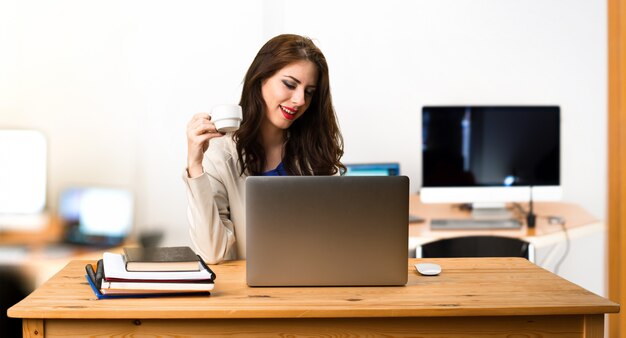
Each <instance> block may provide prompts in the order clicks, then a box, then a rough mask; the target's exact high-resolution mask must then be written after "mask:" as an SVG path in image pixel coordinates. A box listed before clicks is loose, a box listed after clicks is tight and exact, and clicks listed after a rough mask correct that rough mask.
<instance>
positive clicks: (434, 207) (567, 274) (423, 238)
mask: <svg viewBox="0 0 626 338" xmlns="http://www.w3.org/2000/svg"><path fill="white" fill-rule="evenodd" d="M521 205H522V207H523V208H524V209H525V210H527V209H528V205H527V204H526V203H522V204H521ZM534 210H535V213H536V214H537V216H538V218H537V225H536V227H535V228H531V229H529V228H528V227H526V223H525V222H522V224H523V226H522V227H521V228H520V229H516V230H447V231H446V230H431V229H430V219H433V218H470V217H471V215H470V212H468V211H464V210H461V209H460V208H459V207H458V205H452V204H424V203H421V201H420V199H419V196H418V195H411V197H410V200H409V212H410V213H411V214H413V215H417V216H420V217H422V218H424V219H425V221H424V222H422V223H413V224H410V225H409V256H410V257H415V247H416V246H417V245H421V244H424V243H428V242H431V241H434V240H437V239H442V238H450V237H461V236H474V235H486V236H507V237H516V238H520V239H523V240H525V241H528V242H530V243H532V244H533V245H534V247H535V250H536V251H535V262H536V263H537V265H539V266H541V267H543V268H545V269H547V270H550V271H552V272H555V273H557V274H558V275H559V276H561V277H564V278H566V279H568V280H569V281H572V282H574V283H576V284H578V285H580V286H582V287H584V288H586V289H588V290H591V291H592V292H594V293H597V294H599V295H606V292H605V284H606V278H607V271H606V248H605V244H604V243H605V241H606V226H605V224H604V223H603V222H601V221H599V220H598V219H596V218H595V217H593V215H591V214H590V213H589V212H587V211H586V210H584V209H583V208H581V207H580V206H578V205H575V204H571V203H562V202H535V203H534ZM546 216H559V217H562V218H563V219H565V221H566V223H565V227H566V229H567V235H568V237H569V240H570V249H569V252H568V253H567V255H566V256H564V254H565V248H566V237H565V234H564V232H563V228H562V227H561V225H558V224H549V222H548V219H547V218H546ZM563 257H565V260H564V261H563V262H562V264H561V265H560V269H559V270H558V271H555V269H556V268H557V266H558V263H559V261H560V260H561V258H563ZM581 266H585V269H582V268H581Z"/></svg>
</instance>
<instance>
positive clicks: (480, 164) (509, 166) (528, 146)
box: [422, 106, 560, 187]
mask: <svg viewBox="0 0 626 338" xmlns="http://www.w3.org/2000/svg"><path fill="white" fill-rule="evenodd" d="M559 131H560V109H559V107H558V106H509V107H503V106H489V107H486V106H485V107H479V106H456V107H442V106H437V107H423V109H422V185H423V186H424V187H470V186H530V185H533V186H535V185H536V186H542V185H559V173H560V169H559V168H560V164H559V157H560V154H559V152H560V142H559V140H560V135H559Z"/></svg>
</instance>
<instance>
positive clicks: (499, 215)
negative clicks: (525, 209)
mask: <svg viewBox="0 0 626 338" xmlns="http://www.w3.org/2000/svg"><path fill="white" fill-rule="evenodd" d="M472 218H473V219H511V218H513V214H512V213H511V211H510V210H508V209H507V208H506V203H472Z"/></svg>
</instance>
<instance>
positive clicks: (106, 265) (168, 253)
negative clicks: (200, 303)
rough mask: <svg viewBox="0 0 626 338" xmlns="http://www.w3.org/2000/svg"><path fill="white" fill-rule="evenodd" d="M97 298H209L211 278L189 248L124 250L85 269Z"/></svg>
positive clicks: (105, 256)
mask: <svg viewBox="0 0 626 338" xmlns="http://www.w3.org/2000/svg"><path fill="white" fill-rule="evenodd" d="M85 269H86V271H87V280H88V281H89V284H90V285H91V287H92V289H93V291H94V292H95V294H96V296H98V298H113V297H154V296H167V295H188V294H210V291H211V290H212V289H213V287H214V280H215V274H214V273H213V271H212V270H211V269H210V268H209V267H208V266H207V265H206V264H205V263H204V262H203V261H202V259H201V258H200V257H199V256H197V255H196V254H195V253H194V252H193V250H191V248H189V247H160V248H125V249H124V254H115V253H110V252H105V253H104V254H103V256H102V259H101V260H99V261H98V263H97V265H96V267H95V269H94V267H93V266H92V265H91V264H88V265H87V266H86V267H85Z"/></svg>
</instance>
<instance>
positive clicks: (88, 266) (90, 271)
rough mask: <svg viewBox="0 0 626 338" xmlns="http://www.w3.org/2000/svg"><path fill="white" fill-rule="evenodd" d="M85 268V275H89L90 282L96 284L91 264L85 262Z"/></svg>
mask: <svg viewBox="0 0 626 338" xmlns="http://www.w3.org/2000/svg"><path fill="white" fill-rule="evenodd" d="M85 270H86V271H87V276H89V279H91V282H92V283H93V284H94V285H95V284H96V273H95V272H94V271H93V267H92V266H91V264H87V265H86V266H85Z"/></svg>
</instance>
